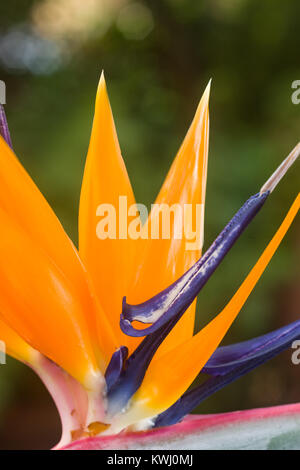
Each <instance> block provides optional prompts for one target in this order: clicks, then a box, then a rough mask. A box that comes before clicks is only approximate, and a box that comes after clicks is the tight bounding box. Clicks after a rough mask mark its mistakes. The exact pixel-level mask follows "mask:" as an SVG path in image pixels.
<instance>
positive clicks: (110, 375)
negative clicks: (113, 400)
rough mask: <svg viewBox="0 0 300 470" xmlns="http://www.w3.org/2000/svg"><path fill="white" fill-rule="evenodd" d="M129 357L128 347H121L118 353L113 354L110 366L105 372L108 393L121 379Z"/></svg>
mask: <svg viewBox="0 0 300 470" xmlns="http://www.w3.org/2000/svg"><path fill="white" fill-rule="evenodd" d="M127 356H128V348H127V347H126V346H121V347H120V348H119V349H117V351H116V352H114V353H113V355H112V357H111V360H110V363H109V364H108V366H107V369H106V371H105V380H106V386H107V391H108V393H109V390H111V388H112V387H113V386H114V384H115V383H116V382H117V380H118V379H119V377H120V375H121V372H122V370H123V368H124V365H125V361H126V359H127Z"/></svg>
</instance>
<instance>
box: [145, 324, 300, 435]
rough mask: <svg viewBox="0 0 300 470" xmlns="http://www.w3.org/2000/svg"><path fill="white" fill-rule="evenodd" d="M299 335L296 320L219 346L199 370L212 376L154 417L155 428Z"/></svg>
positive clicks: (175, 419) (177, 417) (178, 418)
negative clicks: (269, 331) (240, 341)
mask: <svg viewBox="0 0 300 470" xmlns="http://www.w3.org/2000/svg"><path fill="white" fill-rule="evenodd" d="M299 338H300V321H296V322H294V323H291V324H289V325H287V326H284V327H283V328H280V329H278V330H275V331H273V332H271V333H268V334H267V335H264V336H260V337H259V338H255V339H252V340H250V341H245V342H243V343H237V344H233V345H231V346H224V347H221V348H218V349H217V350H216V351H215V353H214V354H213V355H212V357H211V358H210V360H209V361H208V362H207V364H206V366H205V367H204V369H202V372H206V373H209V374H211V375H214V377H212V378H210V379H208V380H207V381H206V382H205V383H203V384H201V385H199V386H198V387H195V388H194V389H192V390H191V391H189V392H186V393H184V394H183V395H182V397H181V398H180V399H179V400H178V401H177V402H176V403H174V405H172V406H171V407H170V408H168V409H167V410H166V411H164V412H163V413H161V414H159V415H158V416H157V417H156V419H155V424H154V427H158V426H170V425H172V424H175V423H178V422H179V421H181V420H182V419H183V418H184V416H186V415H187V414H188V413H190V412H191V411H193V409H194V408H196V407H197V406H198V405H199V404H200V403H201V402H202V401H204V400H205V399H206V398H208V397H209V396H210V395H212V394H213V393H215V392H217V391H218V390H220V389H221V388H223V387H225V386H226V385H228V384H230V383H231V382H234V381H235V380H237V379H238V378H239V377H241V376H243V375H245V374H247V373H248V372H250V371H251V370H253V369H255V368H256V367H258V366H259V365H261V364H263V363H264V362H266V361H268V360H269V359H271V358H272V357H274V356H276V355H277V354H279V353H280V352H281V351H284V350H285V349H288V348H290V347H291V344H292V342H293V341H295V340H296V339H299Z"/></svg>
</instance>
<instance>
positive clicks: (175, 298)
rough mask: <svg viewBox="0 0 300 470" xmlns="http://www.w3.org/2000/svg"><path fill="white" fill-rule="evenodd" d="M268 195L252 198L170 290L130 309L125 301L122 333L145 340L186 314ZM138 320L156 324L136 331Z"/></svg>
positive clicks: (121, 321)
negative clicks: (143, 337)
mask: <svg viewBox="0 0 300 470" xmlns="http://www.w3.org/2000/svg"><path fill="white" fill-rule="evenodd" d="M268 195H269V192H266V193H263V194H256V195H255V196H252V197H250V198H249V199H248V200H247V201H246V202H245V204H244V205H243V206H242V207H241V208H240V209H239V211H238V212H237V213H236V214H235V215H234V217H233V218H232V219H231V220H230V222H229V223H228V224H227V225H226V227H225V228H224V229H223V230H222V232H221V233H220V234H219V236H218V237H217V238H216V240H215V241H214V243H213V244H212V245H211V246H210V248H209V249H208V250H207V252H206V253H205V254H204V255H203V256H202V258H200V259H199V260H198V261H197V262H196V263H195V264H194V266H192V267H191V268H190V269H189V270H188V271H187V272H186V273H185V274H184V275H183V276H182V277H180V278H179V279H178V280H177V281H176V282H174V283H173V284H172V285H171V286H170V287H168V288H167V289H165V290H163V291H162V292H160V293H159V294H157V295H155V296H154V297H152V298H151V299H150V300H147V301H146V302H143V303H141V304H139V305H129V304H127V303H126V298H124V299H123V310H122V314H121V318H120V327H121V330H122V331H123V332H124V333H125V334H127V335H130V336H145V335H148V334H150V333H154V332H155V331H157V330H158V329H159V328H161V327H162V326H163V325H165V324H166V323H167V322H168V321H169V320H170V319H171V318H174V317H175V316H177V315H178V314H179V313H180V312H182V314H183V313H184V312H185V310H186V309H187V308H188V307H189V305H190V304H191V303H192V302H193V300H194V299H195V297H196V296H197V295H198V293H199V291H200V290H201V288H202V287H203V286H204V285H205V284H206V282H207V281H208V279H209V278H210V276H211V275H212V274H213V272H214V271H215V270H216V268H217V267H218V265H219V264H220V263H221V261H222V260H223V258H224V257H225V255H226V254H227V253H228V251H229V250H230V248H231V247H232V245H233V244H234V243H235V242H236V240H237V239H238V238H239V236H240V235H241V234H242V232H243V231H244V230H245V228H246V227H247V225H248V224H249V223H250V222H251V220H252V219H253V217H254V216H255V215H256V214H257V212H258V211H259V210H260V209H261V207H262V206H263V204H264V202H265V201H266V199H267V196H268ZM134 320H136V321H140V322H142V323H152V325H151V326H148V327H146V328H144V329H135V328H134V327H133V326H132V324H131V322H132V321H134Z"/></svg>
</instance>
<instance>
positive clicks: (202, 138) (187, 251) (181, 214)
mask: <svg viewBox="0 0 300 470" xmlns="http://www.w3.org/2000/svg"><path fill="white" fill-rule="evenodd" d="M209 95H210V82H209V84H208V85H207V87H206V89H205V91H204V93H203V96H202V98H201V101H200V103H199V105H198V108H197V111H196V114H195V117H194V119H193V122H192V124H191V126H190V128H189V130H188V133H187V135H186V137H185V139H184V141H183V143H182V145H181V147H180V149H179V151H178V153H177V156H176V158H175V160H174V162H173V164H172V166H171V168H170V171H169V173H168V175H167V177H166V180H165V182H164V184H163V186H162V188H161V190H160V193H159V195H158V197H157V199H156V201H155V206H154V208H153V209H152V211H151V214H150V216H149V220H148V222H147V223H146V225H145V227H144V231H146V232H147V233H148V238H151V237H150V236H149V234H150V233H151V230H152V228H153V226H154V224H156V221H157V220H158V212H159V206H158V205H160V204H162V205H166V207H168V208H171V207H172V206H173V205H174V206H173V207H174V211H175V216H174V218H173V219H172V218H171V226H170V234H171V237H170V239H163V238H162V234H161V233H160V234H159V239H153V238H151V239H148V240H140V243H139V245H140V246H139V252H138V255H137V258H138V259H137V267H136V270H135V272H136V273H137V276H136V279H135V280H134V282H133V285H132V287H131V289H130V291H129V293H128V297H127V300H128V302H129V303H132V304H138V303H141V302H143V301H145V300H147V299H148V298H151V297H152V296H153V295H155V294H157V293H158V292H160V291H161V290H163V289H165V288H166V287H168V286H169V285H170V284H172V283H173V282H174V281H175V280H176V279H178V278H179V277H180V276H181V275H182V274H184V272H186V271H187V270H188V269H189V268H190V267H191V266H192V265H193V264H194V263H195V262H196V261H197V260H198V259H199V257H200V256H201V249H202V245H203V230H204V229H203V223H204V203H205V192H206V178H207V159H208V140H209V112H208V103H209ZM176 211H177V212H176ZM189 211H191V212H190V213H191V214H192V217H189ZM178 230H179V231H181V230H182V232H181V235H182V236H181V238H179V239H176V237H174V234H175V232H176V231H178ZM196 231H197V237H196V236H195V232H196ZM178 233H179V232H178ZM195 307H196V301H195V302H194V303H193V304H192V305H191V307H190V308H189V309H188V310H187V312H186V313H185V315H184V317H183V318H182V319H181V320H180V321H179V322H178V324H177V325H176V326H175V328H174V330H173V331H172V332H171V333H170V335H169V337H168V338H167V339H166V340H165V341H164V343H163V344H162V346H161V347H160V348H159V350H158V353H157V356H159V355H161V354H163V353H164V352H165V351H166V350H169V349H171V348H173V347H175V346H176V345H177V344H179V343H181V342H182V341H185V340H186V339H188V338H190V337H191V336H192V335H193V331H194V319H195Z"/></svg>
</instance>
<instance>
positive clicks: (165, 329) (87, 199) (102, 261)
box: [0, 74, 300, 449]
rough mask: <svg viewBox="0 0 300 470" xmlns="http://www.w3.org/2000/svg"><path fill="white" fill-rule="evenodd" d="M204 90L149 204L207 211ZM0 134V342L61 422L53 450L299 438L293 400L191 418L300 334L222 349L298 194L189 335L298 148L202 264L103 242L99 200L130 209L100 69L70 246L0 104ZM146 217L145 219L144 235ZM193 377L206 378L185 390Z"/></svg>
mask: <svg viewBox="0 0 300 470" xmlns="http://www.w3.org/2000/svg"><path fill="white" fill-rule="evenodd" d="M209 93H210V84H209V85H208V86H207V88H206V90H205V92H204V94H203V96H202V99H201V101H200V103H199V106H198V108H197V111H196V114H195V117H194V120H193V122H192V124H191V126H190V128H189V130H188V133H187V135H186V137H185V139H184V141H183V143H182V145H181V147H180V149H179V151H178V154H177V156H176V158H175V160H174V162H173V164H172V166H171V169H170V171H169V173H168V176H167V178H166V180H165V182H164V184H163V186H162V188H161V191H160V192H159V195H158V197H157V200H156V203H157V204H169V205H171V204H173V203H176V204H180V205H183V204H203V205H204V203H205V190H206V177H207V158H208V136H209V112H208V102H209ZM0 131H1V136H2V137H1V138H0V182H1V191H0V225H1V243H0V281H1V283H0V286H1V287H0V338H1V340H3V341H5V343H6V347H7V352H8V353H9V354H10V355H11V356H13V357H14V358H16V359H18V360H20V361H22V362H24V363H25V364H27V365H29V366H30V367H31V368H32V369H33V370H34V371H35V372H36V373H37V374H38V375H39V376H40V378H41V379H42V381H43V382H44V384H45V385H46V387H47V388H48V390H49V392H50V394H51V395H52V397H53V399H54V401H55V403H56V406H57V409H58V411H59V413H60V417H61V422H62V438H61V441H60V443H59V444H58V445H57V447H56V448H68V449H87V448H93V449H103V448H106V449H107V448H133V449H134V448H164V449H166V448H184V447H185V448H209V447H212V446H214V447H215V448H222V446H224V445H227V446H229V447H230V446H234V445H236V446H239V447H243V446H249V445H250V444H251V443H252V444H253V445H254V444H255V442H256V441H257V436H260V437H261V439H260V442H262V444H261V445H262V446H263V447H266V446H268V445H269V443H270V440H271V439H272V438H273V437H278V435H281V433H282V432H283V431H284V432H287V431H288V432H292V433H293V432H296V431H297V430H298V431H299V429H300V406H299V405H288V406H286V407H277V408H271V409H266V410H265V409H264V410H254V411H246V412H240V413H239V412H236V413H229V414H224V415H216V416H215V415H214V416H209V415H208V416H200V417H199V416H189V413H190V412H191V411H192V410H193V409H194V408H195V407H196V406H197V405H198V404H199V403H201V402H202V401H203V400H204V399H205V398H207V397H208V396H210V395H211V394H212V393H214V392H216V391H217V390H219V389H220V388H222V387H223V386H225V385H227V384H228V383H231V382H232V381H234V380H236V379H237V378H238V377H240V376H242V375H243V374H245V373H247V372H249V371H250V370H252V369H254V368H255V367H257V366H258V365H260V364H262V363H264V362H265V361H267V360H268V359H270V358H272V357H273V356H275V355H276V354H278V353H279V352H280V351H282V350H284V349H286V348H288V347H290V345H291V343H292V341H293V340H294V339H298V338H300V321H296V322H294V323H292V324H290V325H287V326H284V327H282V328H281V329H279V330H276V331H273V332H271V333H269V334H266V335H264V336H261V337H259V338H255V339H252V340H249V341H245V342H242V343H238V344H234V345H231V346H225V347H219V344H220V342H221V341H222V339H223V338H224V336H225V334H226V332H227V331H228V329H229V328H230V326H231V324H232V322H233V321H234V319H235V318H236V317H237V315H238V313H239V312H240V310H241V308H242V307H243V305H244V303H245V302H246V300H247V298H248V296H249V295H250V293H251V291H252V290H253V288H254V286H255V285H256V283H257V281H258V280H259V278H260V276H261V275H262V273H263V271H264V270H265V268H266V266H267V265H268V263H269V261H270V260H271V258H272V256H273V254H274V253H275V251H276V250H277V248H278V246H279V244H280V242H281V241H282V239H283V237H284V236H285V234H286V232H287V230H288V228H289V226H290V225H291V223H292V221H293V219H294V218H295V216H296V214H297V212H298V210H299V204H300V195H299V194H298V195H297V197H296V199H295V200H294V202H293V204H292V205H291V207H290V209H289V211H288V213H287V215H286V217H285V218H284V220H283V222H282V224H281V225H280V227H279V229H278V230H277V232H276V233H275V235H274V237H273V238H272V240H271V241H270V243H269V244H268V246H267V248H266V249H265V250H264V251H263V253H262V255H261V256H260V258H259V259H258V261H257V263H256V264H255V265H254V267H253V268H252V270H251V271H250V273H249V274H248V276H247V277H246V279H245V280H244V281H243V282H242V284H241V286H240V287H239V289H238V290H237V292H236V293H235V294H234V296H233V297H232V299H231V300H230V301H229V302H228V303H227V305H226V306H225V308H224V309H223V310H222V311H221V313H219V314H218V315H217V316H216V317H215V318H214V319H213V320H212V321H210V322H209V323H208V324H207V325H206V326H205V327H204V328H203V329H202V330H201V331H200V332H199V333H197V334H195V335H194V334H193V331H194V320H195V299H196V297H197V295H198V293H199V291H200V290H201V288H202V287H203V286H204V284H205V283H206V282H207V281H208V279H209V278H210V276H211V275H212V274H213V272H214V271H215V269H216V268H217V266H218V265H219V264H220V262H221V261H222V260H223V258H224V256H225V255H226V254H227V252H228V251H229V250H230V248H231V247H232V245H233V244H234V243H235V241H236V240H237V239H238V238H239V236H240V235H241V234H242V232H243V231H244V230H245V229H246V227H247V225H248V224H249V223H250V221H251V220H252V219H253V218H254V217H255V215H256V214H257V212H258V211H259V210H260V209H261V208H262V207H263V205H264V203H265V202H266V200H267V199H268V197H269V195H270V194H271V192H272V191H273V189H274V188H275V186H276V185H277V184H278V182H279V180H280V179H281V178H282V177H283V175H284V174H285V173H286V171H287V169H288V168H289V167H290V166H291V165H292V163H293V162H294V161H295V160H296V158H297V157H298V155H299V153H300V144H298V145H297V146H296V147H295V149H294V150H293V151H292V152H291V153H290V155H289V156H288V157H287V158H286V159H285V160H284V161H283V163H282V164H281V165H280V166H279V167H278V169H277V170H276V171H275V172H274V173H273V175H272V176H271V178H269V180H268V181H267V182H266V183H265V184H264V185H263V187H262V188H261V190H260V191H259V192H258V193H257V194H256V195H254V196H252V197H250V199H248V201H246V203H245V204H244V205H243V206H242V207H241V209H240V210H239V211H238V212H237V213H236V214H235V215H234V217H233V218H232V219H231V221H230V222H229V223H228V224H227V226H226V227H225V228H224V230H223V231H222V232H221V233H220V234H219V236H218V237H217V238H216V240H215V241H214V243H213V244H212V245H211V247H210V248H209V249H208V250H207V251H206V253H205V254H204V255H203V256H201V250H200V249H199V250H194V251H188V250H186V249H185V242H186V240H185V239H184V237H183V238H182V239H180V240H178V239H170V240H165V239H156V240H153V239H152V240H148V239H145V238H146V237H143V236H141V237H140V238H139V239H137V240H133V239H130V238H128V239H115V240H112V239H106V240H99V239H98V238H97V236H96V229H95V228H96V225H97V217H96V212H97V207H98V205H99V204H101V203H109V204H112V205H113V206H114V207H116V208H117V207H118V199H119V196H120V195H125V196H126V197H127V200H128V203H129V204H134V203H135V200H134V195H133V191H132V188H131V185H130V181H129V178H128V175H127V172H126V168H125V165H124V162H123V159H122V156H121V152H120V148H119V144H118V139H117V134H116V129H115V125H114V121H113V116H112V111H111V107H110V104H109V99H108V95H107V91H106V85H105V80H104V76H103V74H102V76H101V79H100V83H99V87H98V92H97V98H96V106H95V116H94V122H93V129H92V134H91V140H90V146H89V151H88V156H87V161H86V166H85V171H84V177H83V183H82V191H81V199H80V210H79V250H78V251H77V249H76V248H75V247H74V245H73V243H72V242H71V240H70V239H69V238H68V236H67V235H66V233H65V232H64V230H63V228H62V226H61V224H60V223H59V221H58V219H57V218H56V216H55V214H54V213H53V211H52V210H51V208H50V207H49V205H48V203H47V202H46V200H45V199H44V198H43V196H42V195H41V193H40V192H39V190H38V189H37V187H36V186H35V184H34V183H33V181H32V180H31V178H30V177H29V175H28V174H27V173H26V171H25V170H24V168H23V167H22V166H21V164H20V163H19V161H18V160H17V158H16V156H15V155H14V152H13V150H12V142H11V138H10V133H9V129H8V126H7V121H6V117H5V114H4V110H3V107H1V116H0ZM153 217H154V214H153V213H150V216H149V219H148V221H147V222H146V224H145V225H144V227H145V230H146V228H147V224H150V223H151V220H152V218H153ZM175 223H176V221H173V225H174V224H175ZM143 229H144V228H142V230H143ZM200 231H201V234H202V232H203V224H202V226H201V227H200ZM124 295H126V296H127V299H128V300H129V301H130V304H129V303H127V301H126V298H125V297H124ZM120 313H121V317H120ZM136 322H139V323H138V324H137V323H136ZM143 323H144V324H147V326H145V327H142V324H143ZM200 372H205V373H206V374H208V375H209V376H210V378H209V379H208V380H207V381H206V382H204V383H203V384H201V385H199V386H196V387H194V388H192V389H191V390H189V391H188V392H187V391H186V390H187V389H188V388H189V386H190V385H191V384H192V383H193V381H194V379H195V378H196V377H197V375H198V374H199V373H200ZM274 422H275V423H277V424H278V423H279V424H280V426H279V427H278V426H277V427H276V426H274ZM245 423H246V424H247V426H246V434H245V428H244V427H243V425H245ZM229 425H230V426H229ZM228 427H230V431H229V432H227V433H226V430H227V428H228ZM212 430H214V434H213V436H214V437H213V438H212V434H211V431H212ZM247 430H248V431H247ZM282 430H283V431H282ZM141 431H143V432H141ZM243 433H244V434H243ZM208 436H209V437H208ZM224 436H225V437H224ZM243 436H244V437H243ZM243 439H244V440H243ZM253 439H254V441H253ZM255 439H256V441H255ZM236 442H239V444H236ZM297 442H298V445H300V443H299V441H297ZM226 443H227V444H226ZM234 443H235V444H234ZM249 443H250V444H249ZM256 444H257V442H256Z"/></svg>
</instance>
